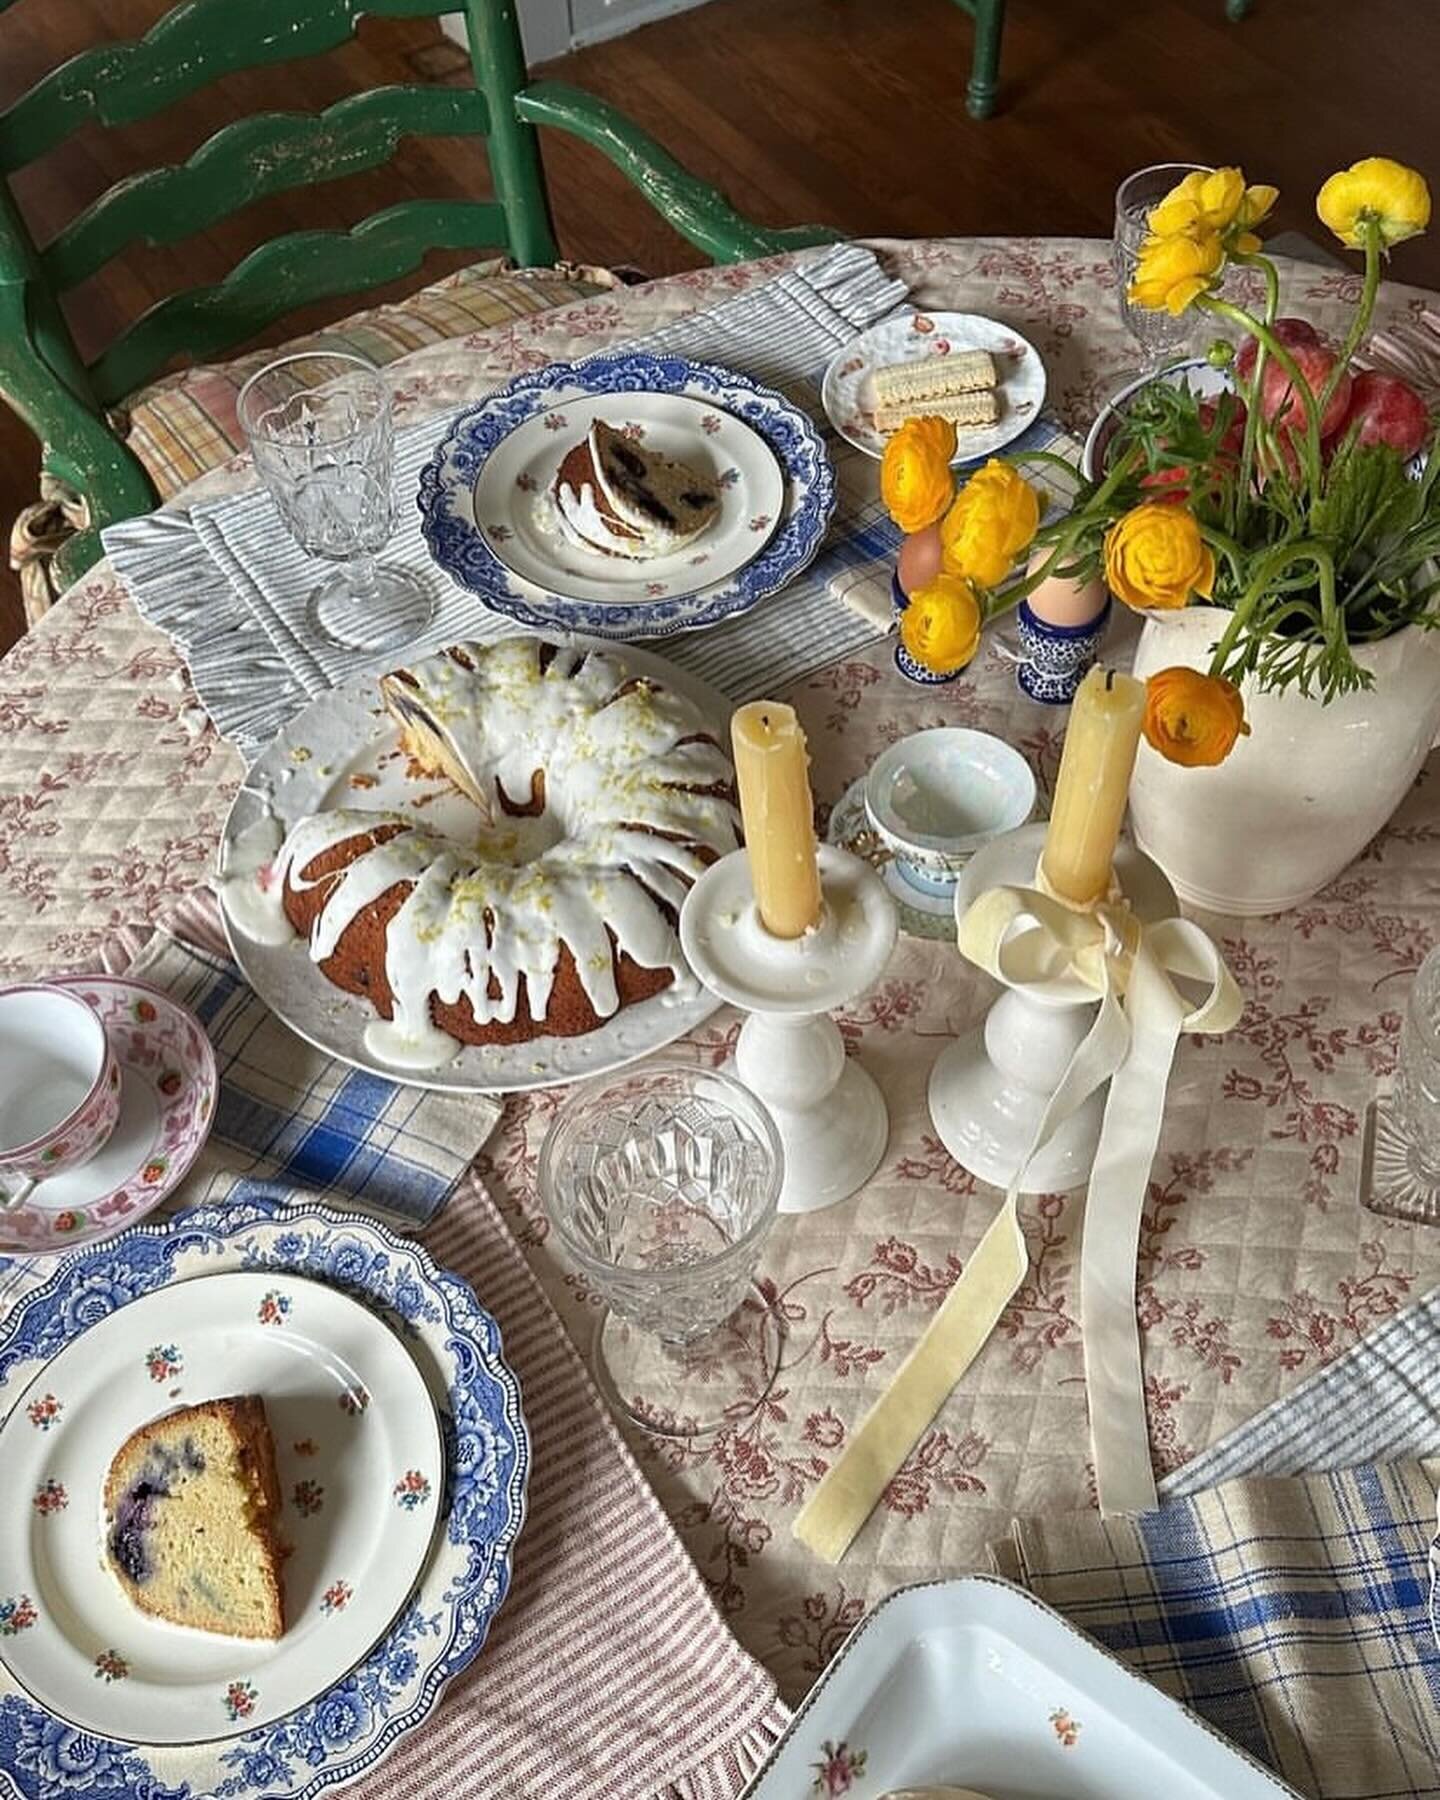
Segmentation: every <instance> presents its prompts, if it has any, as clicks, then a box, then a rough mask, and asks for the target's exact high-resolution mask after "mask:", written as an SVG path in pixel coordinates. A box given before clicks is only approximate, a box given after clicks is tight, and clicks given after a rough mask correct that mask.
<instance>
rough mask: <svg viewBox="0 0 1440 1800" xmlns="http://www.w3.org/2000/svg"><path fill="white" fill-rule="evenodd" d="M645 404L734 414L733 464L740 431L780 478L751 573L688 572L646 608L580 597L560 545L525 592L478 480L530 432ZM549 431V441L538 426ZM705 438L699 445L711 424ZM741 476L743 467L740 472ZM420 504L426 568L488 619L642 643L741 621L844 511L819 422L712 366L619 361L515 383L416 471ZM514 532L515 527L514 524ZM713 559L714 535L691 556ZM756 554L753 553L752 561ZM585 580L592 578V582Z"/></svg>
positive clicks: (637, 600)
mask: <svg viewBox="0 0 1440 1800" xmlns="http://www.w3.org/2000/svg"><path fill="white" fill-rule="evenodd" d="M638 396H644V397H645V398H646V400H647V401H654V400H663V399H664V398H665V397H666V396H670V397H682V398H684V399H687V400H689V401H692V402H694V403H695V404H696V405H697V406H698V407H700V408H701V411H700V412H699V414H697V420H698V419H703V418H704V417H705V416H706V415H707V414H710V415H714V416H717V417H718V416H720V415H728V417H729V418H730V420H731V421H732V422H733V425H734V427H735V434H730V427H728V426H722V431H723V432H724V433H726V434H727V438H726V441H727V442H729V443H733V445H734V446H735V447H736V449H737V454H738V446H739V444H740V443H741V439H740V438H739V436H738V435H736V434H738V432H739V431H741V430H745V431H748V432H749V433H750V434H751V436H752V437H753V438H754V439H755V440H756V445H757V448H758V449H762V450H763V451H764V452H765V453H766V454H767V456H768V457H769V459H770V462H771V465H772V466H773V468H774V470H775V472H776V473H777V474H778V475H779V476H780V478H781V479H780V502H779V510H778V512H774V514H773V516H772V508H771V507H770V506H769V505H768V504H766V503H765V502H764V500H763V498H762V493H763V492H770V491H773V490H772V489H771V488H769V487H768V486H766V487H764V488H763V490H762V485H761V482H760V467H759V464H758V463H756V464H755V465H754V469H753V481H754V483H755V487H754V491H755V494H756V497H757V502H758V510H751V511H749V512H747V514H746V516H745V519H744V521H743V523H744V531H745V535H746V537H747V538H751V539H753V540H754V541H753V545H752V544H747V545H746V550H747V558H746V560H745V561H744V562H743V563H742V565H741V566H740V567H738V568H736V569H733V570H732V571H731V573H730V574H728V575H727V576H726V577H725V578H724V579H723V580H716V579H715V578H714V575H713V572H712V570H711V568H710V566H709V565H708V564H696V565H693V566H691V567H690V568H689V572H688V573H689V577H690V578H689V579H682V580H679V581H675V582H671V581H669V580H668V579H667V580H665V581H661V582H660V584H659V586H660V591H659V592H652V591H650V589H649V588H648V587H642V590H641V593H640V595H639V596H638V597H636V596H634V595H632V596H630V597H625V596H623V595H616V594H614V593H611V594H610V595H609V597H608V598H606V599H603V600H595V599H586V598H583V597H580V596H579V589H578V587H577V586H576V584H575V583H574V582H572V581H571V580H570V578H569V576H568V575H567V573H566V571H565V570H564V568H563V567H562V566H561V560H562V559H561V546H559V545H558V544H557V546H556V552H555V566H554V567H552V568H550V569H549V571H548V576H547V578H546V579H544V580H542V581H538V582H537V581H530V580H527V579H526V578H525V577H524V576H522V575H518V574H516V573H514V571H513V570H512V569H510V568H507V566H506V564H505V563H504V562H503V561H502V560H501V557H500V554H499V552H498V551H497V549H496V547H495V546H494V545H493V544H492V543H491V542H490V540H489V538H487V536H486V533H485V526H486V524H487V523H488V524H489V525H491V526H492V528H493V524H494V523H495V521H494V520H493V518H492V519H491V520H489V521H486V520H484V519H482V518H481V517H479V516H477V511H476V508H477V504H478V501H479V497H480V495H481V485H480V484H481V477H482V474H483V471H484V469H485V468H486V466H487V464H488V463H489V461H490V459H491V457H493V456H496V455H498V454H501V453H502V452H503V447H504V445H505V444H506V442H507V440H508V439H509V438H510V437H511V436H512V435H513V434H514V433H516V432H519V431H521V430H523V429H524V428H525V427H526V425H527V423H528V422H530V421H533V420H536V419H540V420H542V421H543V420H545V419H549V418H560V419H563V420H564V421H565V425H564V426H563V427H562V426H556V427H555V428H554V431H555V435H556V436H557V437H560V436H562V435H564V434H565V433H566V432H568V431H570V429H571V427H572V424H578V422H579V420H580V419H581V417H582V416H586V415H585V414H584V413H583V412H582V411H581V410H575V411H574V413H573V419H572V410H571V409H583V408H585V407H588V408H589V415H588V416H593V415H594V413H595V412H597V411H599V410H600V407H601V405H603V406H604V407H605V410H606V411H607V413H613V412H616V411H618V412H619V413H620V416H621V419H622V422H623V420H624V417H625V416H626V414H625V409H626V408H627V407H634V406H636V405H638V404H639V400H638V398H637V397H638ZM592 401H593V402H594V404H593V405H592V404H591V402H592ZM540 429H542V430H543V429H545V427H544V425H543V423H542V425H541V427H540ZM700 430H701V432H702V433H703V431H704V426H703V425H701V426H700ZM717 435H719V434H717ZM547 466H548V465H547ZM730 466H732V464H731V463H730V462H729V461H727V462H726V463H725V464H724V465H723V466H722V467H721V468H720V469H719V471H718V472H719V473H721V474H722V475H723V473H724V472H725V469H726V468H728V467H730ZM733 466H735V467H737V468H741V464H740V463H739V462H738V461H736V462H735V463H734V465H733ZM746 466H749V464H748V462H747V465H746ZM537 469H538V465H537V467H536V468H531V469H530V470H529V473H530V474H531V475H532V476H533V477H534V479H535V482H536V486H537V488H538V486H539V474H538V472H537ZM523 472H525V469H524V466H523V463H522V466H521V467H517V468H516V469H515V470H514V474H516V475H519V474H521V473H523ZM741 479H742V481H743V482H748V481H749V480H750V479H751V477H747V476H746V475H745V474H744V472H743V470H742V475H741ZM767 480H768V478H767ZM523 498H525V495H524V494H523V491H522V499H523ZM418 502H419V506H420V512H421V516H422V519H423V524H422V527H421V529H422V531H423V532H424V536H425V542H426V544H427V546H428V547H429V550H430V554H431V556H433V557H434V559H435V561H436V562H437V563H438V564H439V565H440V567H441V568H442V569H443V570H444V571H445V573H446V574H447V575H449V576H450V577H451V578H452V579H453V580H455V581H458V582H459V583H460V585H461V586H462V587H465V588H469V590H470V591H471V593H474V594H478V595H479V596H480V598H481V599H482V600H483V601H484V602H485V604H486V605H487V606H488V607H489V608H490V609H491V610H492V611H493V612H497V613H501V614H503V615H504V616H505V617H506V618H509V619H514V620H516V621H517V622H518V623H519V624H521V625H527V626H530V627H532V628H533V629H535V630H537V631H542V632H546V631H548V632H556V631H564V632H579V633H583V634H585V635H586V636H589V637H597V638H616V639H623V640H625V641H626V642H630V643H634V642H637V641H638V640H640V639H642V638H657V637H671V636H673V635H674V634H675V633H676V632H679V631H698V630H700V629H702V628H703V627H705V626H707V625H716V624H718V623H719V622H720V621H721V620H722V619H729V618H734V617H736V616H737V615H738V614H740V613H743V612H748V611H749V610H750V608H751V607H752V606H755V605H757V604H758V602H760V601H761V600H763V599H764V598H765V597H766V595H767V594H773V593H774V592H775V591H776V589H777V588H781V587H783V586H784V585H785V583H786V582H787V581H790V580H792V579H793V578H794V577H795V576H796V575H798V574H799V573H800V571H801V570H802V569H803V568H805V567H806V565H807V564H808V563H810V562H811V561H812V560H813V559H814V557H815V554H816V552H817V551H818V550H819V548H820V544H821V541H822V540H823V538H824V536H825V533H826V531H827V530H828V529H829V525H830V519H831V516H832V514H833V513H834V511H835V471H834V468H833V467H832V465H831V462H830V457H829V453H828V452H827V451H826V449H825V442H824V439H823V438H822V437H821V435H820V433H819V432H818V431H817V430H816V428H815V426H814V425H813V424H812V423H811V421H810V419H809V418H807V417H806V415H805V414H804V413H803V412H801V410H800V408H799V407H798V406H795V405H794V404H793V403H792V402H791V401H789V400H787V399H786V398H785V396H784V395H783V394H780V393H777V392H776V391H775V389H774V388H768V387H765V386H763V385H762V384H761V383H759V382H758V381H753V380H752V379H751V378H750V377H749V376H748V375H742V374H740V373H739V372H738V371H737V370H734V369H722V368H720V367H718V366H717V365H715V364H713V363H702V362H692V361H691V360H690V359H689V358H688V357H684V356H655V355H652V354H650V353H649V352H647V351H642V350H620V351H614V352H602V353H601V354H600V355H598V356H591V357H587V358H586V359H585V360H584V361H583V362H576V363H549V364H547V365H546V366H545V367H544V368H542V369H534V370H530V371H528V372H527V373H525V374H523V375H517V376H515V377H514V379H513V380H511V381H508V382H507V383H506V384H505V386H504V387H502V388H497V389H496V390H495V392H494V393H493V394H489V395H487V396H486V398H485V399H484V400H482V401H480V402H479V404H478V405H476V406H472V407H469V408H468V409H467V410H466V411H465V412H462V413H461V414H460V415H459V417H458V418H457V419H455V420H454V422H453V423H452V425H451V427H450V430H449V432H448V434H447V435H446V437H445V438H444V439H443V440H442V442H441V443H440V444H439V446H438V447H437V448H436V451H435V454H434V455H433V456H432V457H431V459H430V461H429V463H428V464H427V465H426V467H425V468H424V469H423V470H422V471H421V474H420V491H419V496H418ZM499 522H500V523H502V524H503V523H505V521H504V520H503V519H502V520H501V521H499ZM510 523H511V525H512V527H513V526H514V525H515V523H516V522H515V520H514V519H512V520H511V521H510ZM717 543H718V540H717ZM515 544H516V540H507V541H505V542H504V543H503V544H502V546H501V547H502V548H503V549H504V552H505V554H506V555H507V556H511V557H513V555H514V553H515ZM714 548H715V546H714V545H711V544H710V542H709V539H708V536H707V537H706V538H701V539H698V540H697V542H696V545H695V551H694V553H695V554H696V555H697V556H698V555H699V554H701V553H702V552H705V553H708V552H709V551H711V550H713V549H714ZM752 548H753V550H754V554H748V552H749V551H750V550H751V549H752ZM595 560H596V561H597V562H598V561H599V560H600V559H599V558H598V557H597V558H596V559H595ZM672 560H673V559H672ZM536 572H537V573H538V572H539V571H538V570H537V571H536ZM588 573H589V574H591V575H593V573H594V571H593V569H592V570H589V571H588Z"/></svg>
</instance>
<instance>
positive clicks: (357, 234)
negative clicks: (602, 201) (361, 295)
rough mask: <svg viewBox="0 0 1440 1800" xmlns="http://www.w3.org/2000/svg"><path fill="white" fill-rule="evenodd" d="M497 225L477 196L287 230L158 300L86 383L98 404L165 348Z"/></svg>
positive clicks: (242, 326) (256, 320)
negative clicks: (349, 227)
mask: <svg viewBox="0 0 1440 1800" xmlns="http://www.w3.org/2000/svg"><path fill="white" fill-rule="evenodd" d="M504 234H505V220H504V213H503V211H502V209H501V207H500V206H499V205H498V203H496V202H494V201H483V200H407V201H404V202H402V203H401V204H400V205H399V206H391V207H388V208H387V209H386V210H385V211H384V212H378V213H374V214H372V215H371V216H370V217H369V218H368V219H364V220H362V221H361V223H360V224H358V225H357V226H356V227H355V228H354V230H353V231H349V232H344V231H297V232H291V233H289V234H287V235H286V236H284V237H278V238H275V239H273V240H272V241H271V242H270V243H268V244H262V245H261V247H260V248H259V249H258V250H253V251H252V252H251V253H250V255H249V256H247V257H246V258H245V260H244V261H243V262H241V263H238V264H237V265H236V267H235V268H234V269H232V270H231V272H230V273H229V275H227V276H226V277H225V279H224V280H223V281H221V282H218V283H216V285H215V286H214V287H205V288H193V289H191V290H190V291H189V292H187V293H183V294H173V295H171V297H170V298H169V299H168V300H161V301H159V302H157V304H156V305H154V306H152V307H151V308H150V310H149V311H148V312H147V313H145V314H144V315H143V316H142V317H141V318H140V319H139V320H138V321H137V322H136V323H135V324H134V325H132V326H131V327H130V329H129V330H128V331H126V332H124V333H123V334H122V335H121V336H120V337H118V338H116V340H115V341H114V343H112V344H111V345H110V347H109V349H108V350H106V351H105V353H104V354H103V355H102V356H100V357H98V358H97V359H96V361H95V362H93V363H91V364H90V369H89V374H90V381H91V385H92V387H93V388H94V391H95V394H96V397H97V398H98V399H99V401H100V402H101V404H102V405H106V406H109V405H113V404H115V402H117V401H118V400H120V399H122V398H123V397H124V396H125V395H126V394H129V393H131V392H133V391H134V389H136V388H137V387H140V386H141V385H142V384H143V383H145V382H147V381H150V380H152V379H153V378H154V377H155V376H156V375H158V374H159V373H160V371H161V370H162V369H163V368H164V367H165V365H166V363H168V362H169V361H170V360H171V359H172V357H175V356H177V355H183V356H186V357H189V358H192V359H203V358H205V357H210V356H215V355H217V354H218V353H219V352H221V351H224V350H228V349H230V348H231V347H232V346H233V345H235V344H238V343H242V342H243V341H244V340H245V339H246V338H249V337H253V336H254V335H255V334H256V333H257V332H259V331H262V330H264V328H265V327H266V325H268V324H269V323H270V321H271V320H272V319H274V318H275V317H276V316H277V314H279V313H283V312H289V311H291V310H292V309H293V308H296V307H301V306H308V305H310V304H311V303H312V302H314V301H316V300H327V299H329V298H330V297H331V296H332V295H335V294H349V293H354V292H356V291H357V290H358V289H362V288H369V287H378V286H379V285H380V284H381V283H382V282H386V281H395V280H397V279H398V278H399V277H400V276H402V275H409V274H411V273H412V272H413V271H414V270H415V269H417V268H419V266H420V264H421V262H422V261H423V260H424V258H425V255H426V253H427V251H430V250H436V249H443V250H465V249H478V248H484V247H487V246H489V245H492V244H495V243H497V242H499V241H502V240H503V238H504Z"/></svg>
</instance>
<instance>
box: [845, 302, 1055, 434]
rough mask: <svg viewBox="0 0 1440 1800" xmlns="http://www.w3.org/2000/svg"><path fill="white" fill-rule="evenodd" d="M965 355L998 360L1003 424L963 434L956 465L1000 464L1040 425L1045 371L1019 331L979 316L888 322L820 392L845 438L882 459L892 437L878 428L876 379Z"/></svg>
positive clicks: (855, 348)
mask: <svg viewBox="0 0 1440 1800" xmlns="http://www.w3.org/2000/svg"><path fill="white" fill-rule="evenodd" d="M962 350H988V351H989V352H990V354H991V355H992V356H993V357H994V359H995V375H996V391H997V395H998V399H999V415H1000V416H999V418H998V419H997V420H996V422H995V424H993V425H989V426H985V427H983V428H981V429H977V430H961V431H960V432H959V433H958V434H957V435H958V440H959V441H958V443H957V446H956V450H955V461H956V462H957V463H965V462H976V461H978V460H979V459H980V458H981V457H983V456H994V455H995V454H996V452H997V451H1000V450H1003V449H1004V448H1005V446H1006V445H1007V444H1010V443H1013V442H1014V441H1015V439H1016V438H1017V437H1019V436H1020V434H1021V432H1023V431H1026V430H1028V428H1029V427H1030V426H1031V425H1033V424H1034V423H1035V421H1036V419H1038V418H1039V416H1040V408H1041V407H1042V406H1043V405H1044V404H1045V365H1044V363H1043V362H1042V361H1041V360H1040V352H1039V351H1038V350H1037V349H1036V348H1035V346H1034V345H1033V344H1032V343H1030V342H1029V341H1028V340H1027V339H1025V338H1023V337H1021V335H1020V333H1019V332H1018V331H1015V330H1014V329H1012V327H1010V326H1009V325H1002V324H1001V323H1000V321H999V320H998V319H986V318H982V317H981V315H980V314H979V313H953V312H933V313H927V312H911V313H897V314H896V315H895V316H894V317H893V318H889V319H882V320H881V321H880V323H879V324H878V325H872V326H871V327H870V329H869V330H868V331H864V332H861V334H860V336H859V337H857V338H855V339H854V340H853V341H852V342H851V343H848V344H846V345H845V346H844V347H843V349H840V350H837V351H836V353H835V355H834V356H833V357H831V359H830V363H829V366H828V367H827V369H826V370H825V375H824V379H823V380H822V382H821V385H820V400H821V404H822V405H823V406H824V408H825V412H826V415H827V417H828V418H829V420H830V423H831V424H832V425H833V426H834V427H835V429H836V430H837V431H838V432H839V433H840V435H841V437H843V438H844V439H845V440H846V441H847V442H848V443H851V444H853V445H854V446H855V448H856V449H857V450H863V451H864V452H865V454H866V455H867V456H881V455H883V454H884V450H885V437H884V434H883V433H882V432H880V431H877V430H876V428H875V420H874V414H873V409H874V405H875V389H874V375H875V371H876V370H877V369H882V368H885V367H887V366H888V365H889V364H891V363H903V362H919V361H921V360H922V359H924V358H925V357H931V356H949V355H951V354H952V353H955V354H958V353H959V352H960V351H962Z"/></svg>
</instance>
